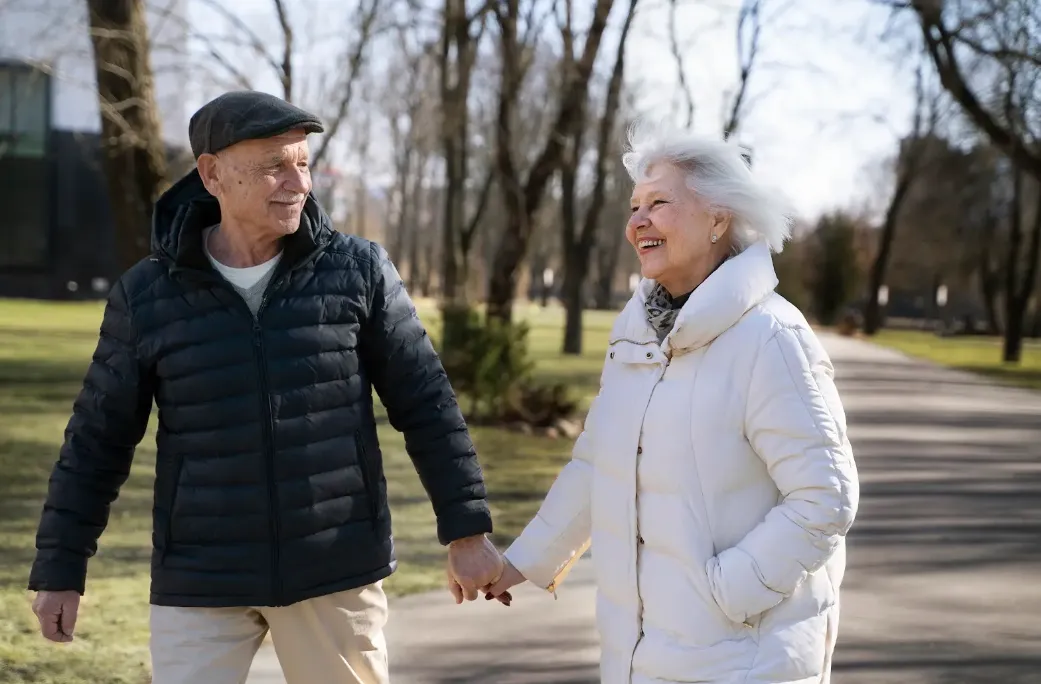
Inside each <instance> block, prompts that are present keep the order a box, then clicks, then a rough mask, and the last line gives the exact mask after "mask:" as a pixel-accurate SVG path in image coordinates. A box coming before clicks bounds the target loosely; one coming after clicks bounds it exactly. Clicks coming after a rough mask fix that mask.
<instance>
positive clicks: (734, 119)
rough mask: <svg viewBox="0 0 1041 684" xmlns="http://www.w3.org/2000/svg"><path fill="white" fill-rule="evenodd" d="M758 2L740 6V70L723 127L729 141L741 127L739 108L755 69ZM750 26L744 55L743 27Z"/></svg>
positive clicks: (750, 0)
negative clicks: (735, 92) (750, 33)
mask: <svg viewBox="0 0 1041 684" xmlns="http://www.w3.org/2000/svg"><path fill="white" fill-rule="evenodd" d="M761 9H762V7H761V2H760V0H745V2H744V3H743V4H742V5H741V13H740V15H739V16H738V20H737V55H738V63H739V66H740V69H741V75H740V80H739V82H738V87H737V94H736V95H735V96H734V101H733V103H732V104H731V107H730V117H729V118H728V119H727V122H726V123H725V124H724V125H723V138H724V139H729V138H730V136H732V135H733V134H734V133H735V132H736V131H737V128H738V126H740V125H741V106H742V104H744V101H745V94H746V93H747V92H748V81H749V79H750V78H751V76H752V69H753V68H754V67H755V60H756V57H757V56H758V54H759V38H760V36H761V35H762V29H763V22H762V17H761ZM748 24H751V29H750V30H751V32H752V35H751V36H750V37H749V39H748V54H745V27H746V25H748Z"/></svg>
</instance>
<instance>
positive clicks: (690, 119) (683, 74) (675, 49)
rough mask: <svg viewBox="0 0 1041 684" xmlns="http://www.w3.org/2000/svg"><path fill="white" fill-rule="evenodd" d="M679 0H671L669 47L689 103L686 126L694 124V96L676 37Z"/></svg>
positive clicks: (682, 90)
mask: <svg viewBox="0 0 1041 684" xmlns="http://www.w3.org/2000/svg"><path fill="white" fill-rule="evenodd" d="M678 2H679V0H669V47H670V49H671V50H672V58H673V59H674V60H676V74H677V76H678V78H679V82H680V83H679V86H680V92H681V93H682V94H683V99H684V101H685V103H686V105H687V116H686V123H685V127H686V128H690V127H691V126H692V125H694V96H693V95H692V94H691V92H690V86H689V85H688V83H687V69H686V68H685V67H684V65H683V53H682V52H681V51H680V44H679V40H678V39H677V38H676V24H677V23H678V22H677V21H676V5H677V3H678Z"/></svg>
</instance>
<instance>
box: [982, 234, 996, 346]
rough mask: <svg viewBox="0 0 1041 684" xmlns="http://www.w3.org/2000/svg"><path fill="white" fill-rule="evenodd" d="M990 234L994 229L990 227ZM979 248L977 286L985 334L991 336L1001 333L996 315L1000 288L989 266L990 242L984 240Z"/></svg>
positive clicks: (994, 273) (990, 265) (994, 272)
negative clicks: (978, 286) (984, 320)
mask: <svg viewBox="0 0 1041 684" xmlns="http://www.w3.org/2000/svg"><path fill="white" fill-rule="evenodd" d="M991 231H992V232H996V229H995V228H994V227H993V226H992V227H991ZM981 242H982V244H981V245H980V248H979V252H978V253H979V267H978V268H979V285H980V297H981V298H982V299H983V309H984V311H985V312H986V315H987V332H989V333H990V334H991V335H998V334H1000V333H1002V325H1001V316H999V315H998V297H999V295H1000V292H999V290H1000V286H999V284H998V274H997V272H996V271H995V270H994V268H993V265H992V264H991V258H990V257H991V244H992V240H990V239H987V238H984V239H983V240H982V241H981Z"/></svg>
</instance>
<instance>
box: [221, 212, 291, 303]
mask: <svg viewBox="0 0 1041 684" xmlns="http://www.w3.org/2000/svg"><path fill="white" fill-rule="evenodd" d="M216 227H217V226H212V227H210V228H207V229H206V232H205V233H203V236H202V245H203V251H204V252H206V258H207V259H209V260H210V264H212V265H213V268H215V269H216V270H217V273H220V274H221V275H222V276H223V277H224V279H225V280H227V281H228V282H229V283H231V284H232V285H234V286H235V288H236V289H238V290H249V289H250V288H252V287H253V286H254V285H256V284H257V283H259V282H260V281H261V279H263V278H264V277H265V276H267V275H268V274H269V273H271V271H273V270H274V269H275V266H277V265H278V262H279V261H280V260H281V259H282V252H279V253H278V254H276V255H275V256H274V257H272V258H270V259H268V260H267V261H265V262H264V263H262V264H257V265H256V266H247V267H246V268H233V267H231V266H226V265H224V264H222V263H221V262H219V261H217V260H216V259H215V258H213V255H212V254H210V235H211V234H212V233H213V231H214V230H215V229H216Z"/></svg>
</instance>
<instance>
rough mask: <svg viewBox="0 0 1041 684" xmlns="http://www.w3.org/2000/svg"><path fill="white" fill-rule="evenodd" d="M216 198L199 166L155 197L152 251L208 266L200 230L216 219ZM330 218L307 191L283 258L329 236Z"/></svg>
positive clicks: (187, 263)
mask: <svg viewBox="0 0 1041 684" xmlns="http://www.w3.org/2000/svg"><path fill="white" fill-rule="evenodd" d="M220 220H221V213H220V205H219V204H218V203H217V198H216V197H214V196H213V195H211V194H210V193H209V191H208V190H206V186H205V185H203V182H202V178H201V177H200V176H199V170H198V169H197V168H196V169H192V170H191V171H190V172H188V174H186V175H185V176H184V177H183V178H181V179H180V180H179V181H177V182H176V183H174V184H173V185H172V186H171V187H170V188H169V189H168V190H167V191H166V192H164V193H163V194H162V196H160V197H159V200H158V201H157V202H156V205H155V212H154V213H153V214H152V251H153V252H155V253H158V254H162V255H164V256H166V257H167V258H169V259H170V260H171V261H173V262H174V263H176V264H178V265H181V266H191V267H196V268H208V263H207V261H206V257H205V254H204V252H203V250H202V232H203V230H205V229H206V228H208V227H210V226H213V225H216V224H218V223H220ZM332 232H333V229H332V221H331V220H330V219H329V216H328V214H326V213H325V210H324V209H322V207H321V205H320V204H318V200H317V199H315V197H314V194H313V193H308V195H307V199H306V200H305V201H304V210H303V212H302V214H301V216H300V228H299V229H297V231H296V232H295V233H293V234H292V235H289V236H287V237H286V240H285V250H286V256H287V257H288V258H287V259H286V261H287V262H288V263H290V264H292V263H295V262H296V261H298V260H300V259H301V258H303V257H304V256H306V255H308V254H311V253H312V252H314V250H315V249H318V248H321V247H324V246H325V245H326V244H328V242H329V240H330V239H331V237H332Z"/></svg>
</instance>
